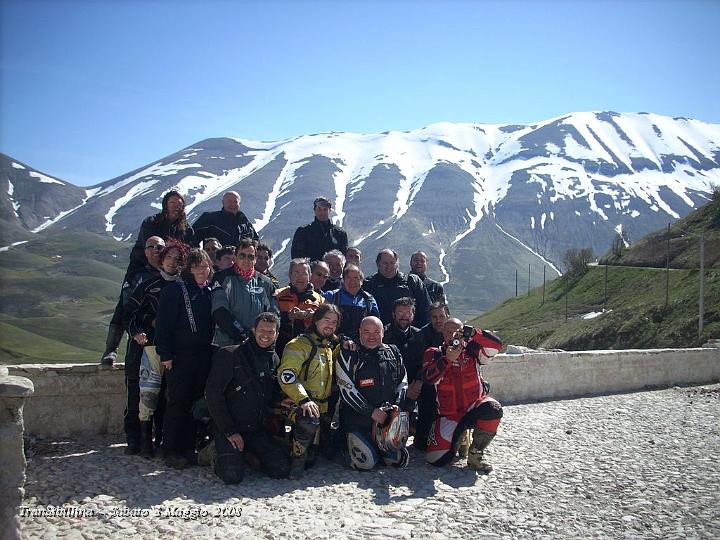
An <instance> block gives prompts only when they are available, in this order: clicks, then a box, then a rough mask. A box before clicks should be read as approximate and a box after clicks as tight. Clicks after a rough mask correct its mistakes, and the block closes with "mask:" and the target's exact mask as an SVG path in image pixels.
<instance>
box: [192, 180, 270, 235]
mask: <svg viewBox="0 0 720 540" xmlns="http://www.w3.org/2000/svg"><path fill="white" fill-rule="evenodd" d="M240 201H241V198H240V194H239V193H238V192H237V191H228V192H227V193H225V194H224V195H223V198H222V209H221V210H218V211H217V212H204V213H203V214H202V215H201V216H200V217H199V218H197V221H195V223H193V229H194V230H195V235H194V236H193V240H192V243H193V245H194V246H199V245H200V242H202V241H203V240H205V239H206V238H210V237H213V238H217V239H218V240H219V242H220V244H221V245H223V246H237V245H238V244H239V243H240V239H241V238H252V239H253V240H258V234H257V232H255V228H254V227H253V226H252V223H250V221H249V220H248V218H247V216H246V215H245V214H243V213H242V212H241V211H240Z"/></svg>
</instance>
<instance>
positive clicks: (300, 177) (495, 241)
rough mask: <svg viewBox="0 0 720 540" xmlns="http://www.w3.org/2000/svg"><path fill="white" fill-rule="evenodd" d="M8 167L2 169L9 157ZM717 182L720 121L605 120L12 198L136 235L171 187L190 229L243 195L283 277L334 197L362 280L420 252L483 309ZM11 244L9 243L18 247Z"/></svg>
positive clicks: (209, 166)
mask: <svg viewBox="0 0 720 540" xmlns="http://www.w3.org/2000/svg"><path fill="white" fill-rule="evenodd" d="M5 158H6V156H4V157H3V163H2V164H0V172H3V173H5V171H7V170H8V168H7V166H3V164H4V163H6V161H7V159H12V158H7V159H5ZM25 180H27V179H25ZM12 181H13V180H12V179H11V178H10V177H9V176H8V175H6V174H3V175H2V176H1V177H0V188H5V189H3V191H4V192H7V191H8V189H9V187H8V185H9V184H10V183H12ZM5 182H7V183H8V184H5ZM719 182H720V125H717V124H707V123H703V122H700V121H698V120H693V119H686V118H682V117H676V118H670V117H667V116H661V115H656V114H653V113H622V114H621V113H615V112H603V111H596V112H580V113H571V114H567V115H562V116H559V117H556V118H551V119H549V120H545V121H542V122H536V123H533V124H529V125H519V124H513V125H502V124H492V125H491V124H476V123H450V122H439V123H435V124H430V125H428V126H425V127H423V128H420V129H417V130H410V131H387V132H383V133H370V134H357V133H348V132H330V133H321V134H312V135H299V136H296V137H291V138H288V139H284V140H281V141H270V142H261V141H253V140H250V139H241V138H232V137H217V138H209V139H204V140H203V141H199V142H197V143H195V144H192V145H190V146H187V147H185V148H183V149H181V150H179V151H178V152H175V153H173V154H170V155H168V156H165V157H164V158H162V159H160V160H156V161H154V162H152V163H151V164H149V165H148V166H145V167H140V168H137V169H135V170H133V171H131V172H129V173H126V174H124V175H121V176H119V177H117V178H114V179H111V180H107V181H105V182H101V183H99V184H96V185H94V186H90V187H89V188H86V189H84V190H83V191H84V193H80V192H78V191H73V192H72V193H70V192H71V191H72V187H74V188H75V190H78V189H80V188H77V187H76V186H72V187H70V186H71V184H70V185H69V186H68V187H67V190H66V191H67V192H68V195H67V197H66V200H62V201H61V198H60V197H56V198H57V200H58V201H59V202H62V204H59V203H58V206H57V212H56V214H55V215H49V214H48V212H47V211H42V212H40V211H38V212H35V213H34V214H32V213H31V212H29V211H27V210H25V211H24V213H21V212H19V211H18V210H20V209H22V207H23V204H24V200H20V201H19V202H18V200H16V199H13V201H10V202H8V197H6V198H5V202H6V203H8V204H10V206H7V204H6V207H7V208H14V206H13V204H15V205H18V204H19V208H18V209H15V210H16V212H15V214H16V215H17V214H20V216H21V217H24V216H25V215H26V214H32V215H34V216H35V219H34V221H33V220H29V219H28V218H25V220H26V221H32V222H33V223H39V225H36V226H35V227H34V228H32V229H29V228H25V230H26V231H28V232H31V234H32V231H36V233H40V232H42V231H43V230H46V229H47V230H54V231H57V230H62V229H67V230H73V229H77V228H82V229H83V230H88V231H91V232H96V233H99V234H105V235H109V236H112V237H113V238H115V239H117V240H122V241H128V240H131V239H133V238H134V235H135V234H136V233H137V230H138V227H139V224H140V221H141V220H142V219H143V218H144V217H146V216H147V215H150V214H153V213H156V212H157V211H158V209H159V202H160V199H161V197H162V194H163V193H164V192H166V191H167V190H168V189H170V188H173V187H174V188H179V189H180V190H181V191H183V192H184V193H186V194H187V203H188V204H187V211H188V214H189V216H190V219H191V221H194V219H196V218H197V217H198V216H199V215H200V213H202V212H203V211H208V210H216V209H219V208H220V197H221V195H222V193H223V192H225V191H227V190H230V189H235V190H237V191H239V192H240V193H241V195H242V197H243V202H242V209H243V211H244V212H245V213H246V215H248V218H249V219H250V220H251V221H252V222H253V223H254V225H255V227H256V229H258V231H259V232H260V234H261V236H263V237H264V239H265V240H267V241H268V242H269V243H270V245H271V247H272V248H273V249H274V250H275V252H276V260H275V262H276V268H280V269H283V268H287V263H288V259H289V243H290V240H291V238H292V235H293V233H294V231H295V228H296V227H298V226H300V225H302V224H304V223H307V222H309V221H310V220H311V219H312V200H313V199H314V198H315V197H316V196H317V195H320V194H324V195H327V196H329V197H331V198H332V199H333V200H334V202H335V205H334V211H335V216H336V217H335V219H336V221H337V222H338V223H340V224H342V226H343V227H344V228H346V229H347V231H348V234H349V237H350V240H351V243H354V244H359V245H360V248H361V249H362V250H363V252H364V253H365V260H366V263H367V264H366V265H364V270H365V271H366V272H374V271H375V269H374V268H373V267H372V266H373V265H372V260H373V259H374V255H375V253H377V251H379V249H382V248H384V247H388V246H389V247H394V248H395V249H396V250H397V251H398V252H399V253H400V255H401V259H402V260H401V269H405V268H406V265H407V260H408V259H409V256H410V254H411V253H412V252H413V251H415V250H417V249H422V250H424V251H426V252H427V253H428V255H429V257H430V270H429V274H430V275H431V276H432V277H434V278H435V279H440V280H442V281H446V282H447V287H446V288H447V290H448V294H449V295H450V298H451V301H453V303H454V305H456V306H458V308H459V309H460V311H461V312H463V313H466V314H476V313H477V312H478V311H482V310H484V309H487V308H489V307H490V306H492V305H494V304H495V303H497V302H498V301H500V300H502V299H503V298H505V297H507V296H508V295H510V294H512V292H514V286H515V285H514V273H515V272H516V271H517V270H518V269H521V270H522V269H527V268H528V265H530V266H531V268H533V269H534V273H533V280H534V282H535V283H537V281H538V279H539V277H538V276H539V275H540V272H541V270H542V268H541V267H542V266H546V267H548V268H549V270H550V272H551V274H554V275H559V274H560V271H561V261H562V257H563V254H564V252H565V251H566V250H567V249H569V248H577V247H592V248H593V249H594V250H595V251H596V252H604V251H606V250H607V248H608V246H609V245H610V243H611V242H612V239H613V237H614V236H615V235H617V234H618V232H619V233H621V234H623V235H624V236H625V237H626V238H630V239H631V240H632V239H634V238H639V237H641V236H643V235H644V234H647V233H648V232H650V231H652V230H655V229H659V228H661V227H662V226H664V225H666V224H667V223H668V222H670V221H674V220H676V219H678V218H680V217H682V216H684V215H687V214H688V213H689V212H690V211H691V210H692V209H694V208H696V207H698V206H699V205H701V204H702V203H704V202H705V201H707V200H708V198H709V194H710V192H711V191H712V186H713V185H715V184H717V183H719ZM16 183H17V181H16ZM13 185H14V184H13ZM56 189H60V188H56ZM78 200H79V201H80V202H78ZM6 215H7V216H8V221H10V222H12V217H13V216H12V214H11V213H10V212H9V211H8V212H6ZM43 219H44V221H43ZM20 223H22V220H16V222H15V223H14V225H15V226H16V229H17V227H20V228H21V229H22V228H23V227H22V226H20V225H19V224H20ZM20 232H22V231H16V233H17V235H18V239H20V240H26V239H27V238H26V237H27V235H25V236H23V237H22V238H19V237H20V236H22V235H20ZM7 236H8V238H6V239H5V244H6V245H7V244H10V243H11V242H10V241H8V240H13V241H16V240H14V237H13V234H9V235H7ZM276 273H279V274H281V275H282V274H283V272H282V270H280V271H278V272H276ZM484 289H490V291H491V292H490V293H488V291H487V290H484ZM477 298H482V300H480V301H478V300H476V299H477Z"/></svg>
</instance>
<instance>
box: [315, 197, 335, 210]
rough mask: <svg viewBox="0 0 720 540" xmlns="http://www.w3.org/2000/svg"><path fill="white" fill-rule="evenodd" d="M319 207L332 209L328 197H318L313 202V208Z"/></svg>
mask: <svg viewBox="0 0 720 540" xmlns="http://www.w3.org/2000/svg"><path fill="white" fill-rule="evenodd" d="M317 206H325V207H327V208H332V203H331V202H330V201H329V200H328V199H327V198H326V197H318V198H317V199H315V200H314V201H313V208H315V207H317Z"/></svg>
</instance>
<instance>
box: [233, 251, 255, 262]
mask: <svg viewBox="0 0 720 540" xmlns="http://www.w3.org/2000/svg"><path fill="white" fill-rule="evenodd" d="M235 258H237V259H240V260H242V259H247V260H249V261H254V260H255V254H254V253H236V254H235Z"/></svg>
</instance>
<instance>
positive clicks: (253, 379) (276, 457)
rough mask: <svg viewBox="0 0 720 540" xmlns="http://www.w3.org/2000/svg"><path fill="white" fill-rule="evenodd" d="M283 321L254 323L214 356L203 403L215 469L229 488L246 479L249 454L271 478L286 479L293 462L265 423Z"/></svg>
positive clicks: (265, 316) (264, 318)
mask: <svg viewBox="0 0 720 540" xmlns="http://www.w3.org/2000/svg"><path fill="white" fill-rule="evenodd" d="M279 327H280V320H279V319H278V317H277V315H275V314H274V313H269V312H265V313H261V314H260V315H258V316H257V318H256V319H255V324H254V325H253V327H252V329H251V333H252V335H251V336H250V337H249V338H248V339H246V340H245V341H244V342H243V343H242V344H240V345H231V346H228V347H223V348H222V349H220V350H219V351H218V352H216V353H215V355H214V356H213V362H212V369H211V371H210V375H209V376H208V380H207V384H206V386H205V399H206V401H207V405H208V409H209V410H210V416H211V417H212V420H213V425H214V429H213V434H214V438H215V453H216V455H215V460H214V469H215V474H217V475H218V476H219V477H220V478H222V480H223V481H224V482H225V483H226V484H237V483H239V482H241V481H242V479H243V477H244V476H245V454H246V453H248V452H249V453H252V454H253V455H254V456H255V457H256V458H257V460H258V461H259V462H260V467H261V469H262V471H263V472H264V473H265V474H267V475H268V476H269V477H271V478H287V476H288V473H289V472H290V458H289V456H288V455H287V452H286V451H285V449H284V447H283V446H282V445H281V444H280V443H277V442H276V441H274V440H273V439H272V437H271V436H270V435H269V434H268V433H267V432H266V431H265V429H264V418H265V414H266V411H267V409H268V406H269V405H270V403H271V401H272V400H273V398H274V397H275V393H276V389H277V379H276V371H277V367H278V364H279V363H280V361H279V359H278V356H277V354H276V353H275V340H276V339H277V336H278V329H279Z"/></svg>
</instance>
